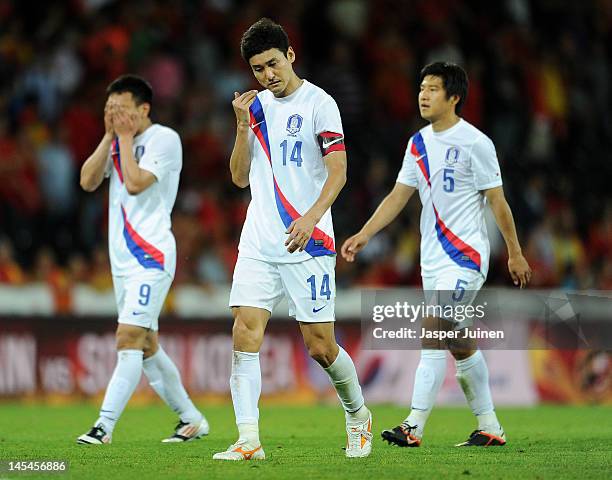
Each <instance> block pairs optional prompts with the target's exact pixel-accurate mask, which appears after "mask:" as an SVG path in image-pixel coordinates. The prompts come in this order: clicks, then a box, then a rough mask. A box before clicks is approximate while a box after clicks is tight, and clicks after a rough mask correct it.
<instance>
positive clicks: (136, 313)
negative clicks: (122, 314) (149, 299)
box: [132, 312, 145, 315]
mask: <svg viewBox="0 0 612 480" xmlns="http://www.w3.org/2000/svg"><path fill="white" fill-rule="evenodd" d="M144 313H145V312H132V315H144Z"/></svg>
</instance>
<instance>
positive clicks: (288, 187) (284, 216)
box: [238, 80, 344, 263]
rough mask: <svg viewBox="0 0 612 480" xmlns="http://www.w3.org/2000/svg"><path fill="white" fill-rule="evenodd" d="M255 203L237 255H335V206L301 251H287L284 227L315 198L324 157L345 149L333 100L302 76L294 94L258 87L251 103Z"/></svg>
mask: <svg viewBox="0 0 612 480" xmlns="http://www.w3.org/2000/svg"><path fill="white" fill-rule="evenodd" d="M250 111H251V134H249V141H250V150H251V170H250V172H249V182H250V187H251V197H252V199H251V203H250V204H249V208H248V211H247V217H246V221H245V223H244V227H243V229H242V235H241V237H240V244H239V246H238V249H239V255H240V256H243V257H248V258H254V259H258V260H265V261H269V262H278V263H294V262H302V261H304V260H307V259H309V258H312V257H317V256H322V255H335V254H336V250H335V243H334V229H333V225H332V216H331V209H329V210H327V212H325V214H324V215H323V217H322V218H321V220H320V222H319V223H318V224H317V226H316V228H315V230H314V232H313V234H312V237H311V238H310V240H309V241H308V243H307V245H306V247H305V249H304V251H303V252H299V251H298V252H294V253H289V252H288V251H287V247H286V246H285V241H286V239H287V234H286V233H285V231H286V230H287V227H288V226H289V225H290V224H291V222H292V221H293V220H294V219H296V218H298V217H299V216H301V215H304V214H305V213H306V212H307V211H308V210H309V209H310V207H312V205H313V204H314V203H315V202H316V200H317V199H318V198H319V195H320V194H321V190H322V188H323V184H324V183H325V181H326V179H327V169H326V168H325V163H324V162H323V156H324V155H327V154H328V153H331V152H333V151H343V150H344V137H343V132H342V122H341V120H340V112H339V111H338V107H337V105H336V102H335V101H334V99H333V98H332V97H331V96H329V95H328V94H327V93H325V92H324V91H323V90H322V89H320V88H319V87H317V86H315V85H313V84H312V83H309V82H307V81H306V80H304V83H303V84H302V85H301V86H300V87H298V89H297V90H296V91H295V92H293V93H292V94H291V95H289V96H287V97H283V98H276V97H275V96H274V95H273V94H272V92H270V91H269V90H264V91H263V92H259V93H258V94H257V97H256V99H255V101H254V102H253V104H252V105H251V108H250Z"/></svg>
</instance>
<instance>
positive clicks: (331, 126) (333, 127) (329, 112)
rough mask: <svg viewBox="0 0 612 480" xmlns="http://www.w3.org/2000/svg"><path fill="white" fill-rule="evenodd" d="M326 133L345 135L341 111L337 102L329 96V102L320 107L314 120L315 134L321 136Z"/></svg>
mask: <svg viewBox="0 0 612 480" xmlns="http://www.w3.org/2000/svg"><path fill="white" fill-rule="evenodd" d="M324 132H331V133H339V134H343V133H344V132H343V130H342V120H341V118H340V110H338V105H336V101H335V100H334V99H333V98H332V97H330V96H328V97H327V100H323V102H322V103H321V104H320V105H319V106H318V108H317V109H316V112H315V118H314V133H315V135H320V134H321V133H324Z"/></svg>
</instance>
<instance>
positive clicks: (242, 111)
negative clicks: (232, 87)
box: [232, 90, 257, 126]
mask: <svg viewBox="0 0 612 480" xmlns="http://www.w3.org/2000/svg"><path fill="white" fill-rule="evenodd" d="M255 97H257V90H249V91H247V92H244V93H242V94H240V93H238V92H234V100H232V107H233V108H234V113H235V114H236V122H238V125H246V126H248V125H249V122H250V121H251V114H250V113H249V107H250V106H251V104H252V103H253V102H254V101H255Z"/></svg>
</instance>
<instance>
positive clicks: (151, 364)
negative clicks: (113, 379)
mask: <svg viewBox="0 0 612 480" xmlns="http://www.w3.org/2000/svg"><path fill="white" fill-rule="evenodd" d="M171 285H172V277H171V276H170V275H168V274H167V273H166V272H163V271H159V270H151V271H148V272H146V273H143V274H141V275H140V276H139V282H138V283H137V285H136V287H137V289H138V290H137V291H135V292H134V294H133V295H132V298H135V297H136V298H137V301H136V302H135V303H134V305H133V306H132V307H131V310H132V315H133V314H134V313H138V314H140V315H141V316H143V315H144V316H146V317H148V318H149V319H150V328H149V331H148V332H147V336H146V339H145V345H144V361H143V370H144V373H145V376H146V377H147V379H148V380H149V384H150V385H151V387H152V388H153V390H155V392H157V394H159V396H160V397H161V398H162V399H163V400H164V401H165V402H166V403H167V404H168V405H169V406H170V408H172V409H173V410H174V411H175V412H176V413H177V414H178V415H179V417H180V418H179V422H178V424H177V426H176V428H175V432H174V434H173V435H172V436H170V437H169V438H167V439H164V440H163V441H164V442H166V441H170V442H183V441H188V440H193V439H195V438H200V437H202V436H203V435H206V434H208V430H209V427H208V422H207V421H206V419H205V418H204V416H203V415H202V414H201V413H200V412H199V411H198V409H197V408H196V407H195V406H194V405H193V403H192V401H191V399H190V398H189V395H188V394H187V392H186V391H185V388H184V387H183V384H182V382H181V376H180V373H179V371H178V369H177V368H176V365H175V364H174V362H173V361H172V360H171V359H170V357H169V356H168V355H167V354H166V352H165V351H164V350H163V348H162V347H161V346H160V345H159V341H158V330H159V315H160V313H161V311H162V308H163V306H164V302H165V301H166V297H167V295H168V291H169V290H170V286H171ZM134 295H135V297H134Z"/></svg>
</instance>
